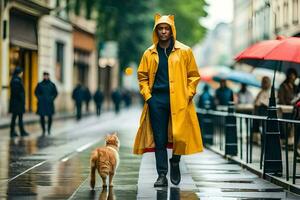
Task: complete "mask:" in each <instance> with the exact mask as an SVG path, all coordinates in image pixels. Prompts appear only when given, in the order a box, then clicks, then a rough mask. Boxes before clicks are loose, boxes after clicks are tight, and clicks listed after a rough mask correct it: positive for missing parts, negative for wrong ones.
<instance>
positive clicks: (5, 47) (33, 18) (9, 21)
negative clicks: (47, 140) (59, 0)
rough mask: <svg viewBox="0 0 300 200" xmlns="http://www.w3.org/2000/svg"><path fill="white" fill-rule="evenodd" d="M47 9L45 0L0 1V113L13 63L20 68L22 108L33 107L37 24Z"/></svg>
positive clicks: (7, 93) (36, 68)
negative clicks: (0, 20) (23, 89)
mask: <svg viewBox="0 0 300 200" xmlns="http://www.w3.org/2000/svg"><path fill="white" fill-rule="evenodd" d="M1 2H3V1H1ZM49 12H50V8H49V7H48V5H47V1H43V0H40V1H31V0H11V1H4V4H3V7H2V12H1V15H2V23H1V24H2V28H1V31H2V34H1V35H2V42H1V67H0V69H1V73H0V74H1V85H2V89H1V96H0V98H1V107H2V109H1V113H2V114H3V113H7V111H8V102H9V92H10V91H9V82H10V79H11V73H12V71H13V70H14V68H15V67H16V66H20V67H22V68H23V70H24V76H23V82H24V87H25V94H26V111H35V110H36V105H37V104H36V98H35V97H34V88H35V86H36V84H37V82H38V51H39V49H38V40H39V38H38V26H39V20H40V18H41V17H42V16H43V15H46V14H49Z"/></svg>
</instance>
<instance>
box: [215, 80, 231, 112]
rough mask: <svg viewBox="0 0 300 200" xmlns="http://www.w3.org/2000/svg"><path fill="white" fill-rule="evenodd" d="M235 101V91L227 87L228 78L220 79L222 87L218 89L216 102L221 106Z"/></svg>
mask: <svg viewBox="0 0 300 200" xmlns="http://www.w3.org/2000/svg"><path fill="white" fill-rule="evenodd" d="M230 101H233V91H232V90H231V89H230V88H229V87H227V84H226V80H224V79H223V80H221V81H220V87H219V88H218V89H217V90H216V94H215V104H216V105H221V106H227V105H229V102H230Z"/></svg>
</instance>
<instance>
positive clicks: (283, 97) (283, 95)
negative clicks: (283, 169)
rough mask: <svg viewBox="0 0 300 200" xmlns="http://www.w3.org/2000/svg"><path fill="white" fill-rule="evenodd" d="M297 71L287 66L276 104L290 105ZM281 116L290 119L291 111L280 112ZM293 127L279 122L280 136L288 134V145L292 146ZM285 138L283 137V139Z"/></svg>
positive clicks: (294, 90) (294, 95) (295, 89)
mask: <svg viewBox="0 0 300 200" xmlns="http://www.w3.org/2000/svg"><path fill="white" fill-rule="evenodd" d="M297 76H298V73H297V71H296V70H295V69H294V68H289V69H288V70H287V73H286V79H285V80H284V81H283V83H282V84H281V85H280V87H279V90H278V104H281V105H292V100H293V99H294V98H295V97H296V96H297V86H296V84H295V80H296V79H297ZM281 116H282V118H284V119H292V117H293V116H292V113H284V112H281ZM292 130H293V127H292V125H291V124H287V125H285V124H283V123H281V124H280V136H281V138H282V139H283V138H285V136H286V135H287V136H288V145H289V146H291V147H292V146H293V143H294V138H293V133H292V132H293V131H292ZM284 140H285V139H284Z"/></svg>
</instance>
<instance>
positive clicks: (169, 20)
mask: <svg viewBox="0 0 300 200" xmlns="http://www.w3.org/2000/svg"><path fill="white" fill-rule="evenodd" d="M154 21H155V24H154V27H153V35H152V39H153V44H154V45H156V44H157V43H158V41H159V39H158V36H157V33H156V31H155V29H156V26H157V25H158V24H162V23H166V24H169V25H170V26H171V29H172V34H173V39H174V42H175V41H176V28H175V21H174V15H160V14H158V13H157V14H155V16H154Z"/></svg>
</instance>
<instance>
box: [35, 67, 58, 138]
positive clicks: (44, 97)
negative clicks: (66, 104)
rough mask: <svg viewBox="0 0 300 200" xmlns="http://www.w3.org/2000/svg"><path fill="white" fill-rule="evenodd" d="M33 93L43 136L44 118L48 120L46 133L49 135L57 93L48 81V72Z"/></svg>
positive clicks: (44, 128) (53, 85)
mask: <svg viewBox="0 0 300 200" xmlns="http://www.w3.org/2000/svg"><path fill="white" fill-rule="evenodd" d="M34 93H35V96H36V97H37V99H38V106H37V107H38V108H37V114H38V115H39V116H40V123H41V127H42V130H43V135H45V133H46V123H45V117H47V118H48V126H47V131H48V135H50V134H51V125H52V115H53V114H54V113H55V108H54V100H55V98H56V97H57V95H58V93H57V89H56V86H55V84H54V83H53V82H52V81H51V80H50V77H49V73H48V72H44V73H43V80H42V81H41V82H39V83H38V84H37V86H36V88H35V92H34Z"/></svg>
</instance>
